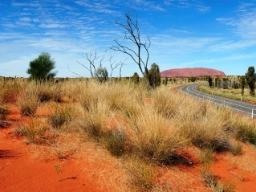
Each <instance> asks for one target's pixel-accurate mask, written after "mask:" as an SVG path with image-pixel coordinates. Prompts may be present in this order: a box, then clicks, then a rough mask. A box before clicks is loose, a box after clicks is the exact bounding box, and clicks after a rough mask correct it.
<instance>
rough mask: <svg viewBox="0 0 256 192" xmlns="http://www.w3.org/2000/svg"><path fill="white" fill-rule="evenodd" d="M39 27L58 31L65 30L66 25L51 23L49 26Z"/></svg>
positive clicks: (41, 25)
mask: <svg viewBox="0 0 256 192" xmlns="http://www.w3.org/2000/svg"><path fill="white" fill-rule="evenodd" d="M39 27H41V28H47V29H55V28H57V29H59V28H65V27H66V25H63V24H58V23H51V24H40V25H39Z"/></svg>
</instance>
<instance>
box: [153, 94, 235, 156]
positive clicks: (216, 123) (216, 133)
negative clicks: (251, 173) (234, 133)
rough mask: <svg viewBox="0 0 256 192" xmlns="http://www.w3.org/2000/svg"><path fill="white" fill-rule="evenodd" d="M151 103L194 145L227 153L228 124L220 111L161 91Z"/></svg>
mask: <svg viewBox="0 0 256 192" xmlns="http://www.w3.org/2000/svg"><path fill="white" fill-rule="evenodd" d="M161 98H163V100H161ZM153 100H154V107H155V108H156V109H157V111H158V113H159V114H161V115H162V116H163V117H166V118H168V119H169V120H170V121H171V122H172V125H174V126H175V127H176V128H177V129H178V132H179V134H180V135H182V136H183V137H184V138H187V139H188V140H189V141H190V142H191V143H192V144H193V145H195V146H197V147H200V148H213V149H214V150H216V151H220V150H229V149H230V144H229V140H228V136H227V134H226V132H225V129H226V126H227V121H228V120H227V119H225V118H223V114H222V111H220V110H216V109H215V108H214V107H212V106H210V105H209V104H208V103H206V102H199V101H197V100H195V99H193V98H189V97H187V96H184V95H182V94H177V93H171V92H164V91H163V90H160V91H158V90H157V91H156V93H154V96H153ZM159 106H160V107H159ZM161 109H163V110H162V111H161Z"/></svg>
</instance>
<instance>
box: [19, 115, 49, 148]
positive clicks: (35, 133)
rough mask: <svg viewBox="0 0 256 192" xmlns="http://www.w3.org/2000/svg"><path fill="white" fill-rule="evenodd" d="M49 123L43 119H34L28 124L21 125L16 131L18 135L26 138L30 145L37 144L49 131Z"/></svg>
mask: <svg viewBox="0 0 256 192" xmlns="http://www.w3.org/2000/svg"><path fill="white" fill-rule="evenodd" d="M48 129H49V128H48V126H47V123H46V122H45V121H44V120H43V119H41V118H32V119H31V120H30V121H29V122H28V123H27V124H21V125H19V126H18V128H17V129H16V133H17V134H19V135H21V136H26V137H27V138H28V141H29V142H30V143H35V142H36V139H38V138H43V137H44V134H45V132H46V131H47V130H48Z"/></svg>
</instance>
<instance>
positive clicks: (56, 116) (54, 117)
mask: <svg viewBox="0 0 256 192" xmlns="http://www.w3.org/2000/svg"><path fill="white" fill-rule="evenodd" d="M73 113H74V109H73V107H70V106H65V107H56V110H55V112H54V113H52V114H51V115H50V116H49V122H50V124H51V126H52V127H53V128H56V129H60V128H61V126H62V125H64V124H67V123H69V122H70V121H71V120H72V116H73Z"/></svg>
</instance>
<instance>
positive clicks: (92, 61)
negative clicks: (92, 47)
mask: <svg viewBox="0 0 256 192" xmlns="http://www.w3.org/2000/svg"><path fill="white" fill-rule="evenodd" d="M97 54H98V53H97V52H96V51H90V52H86V53H84V54H83V57H84V58H85V59H86V60H87V61H88V63H89V66H87V65H85V64H83V63H81V62H79V61H77V63H79V64H80V65H81V66H83V67H84V68H85V69H87V70H88V71H89V72H90V74H91V77H92V78H93V77H94V74H95V72H96V70H97V68H99V67H102V61H103V59H104V56H103V57H101V59H100V62H99V64H98V66H97V64H96V61H97V60H98V59H99V58H100V56H98V55H97Z"/></svg>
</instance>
